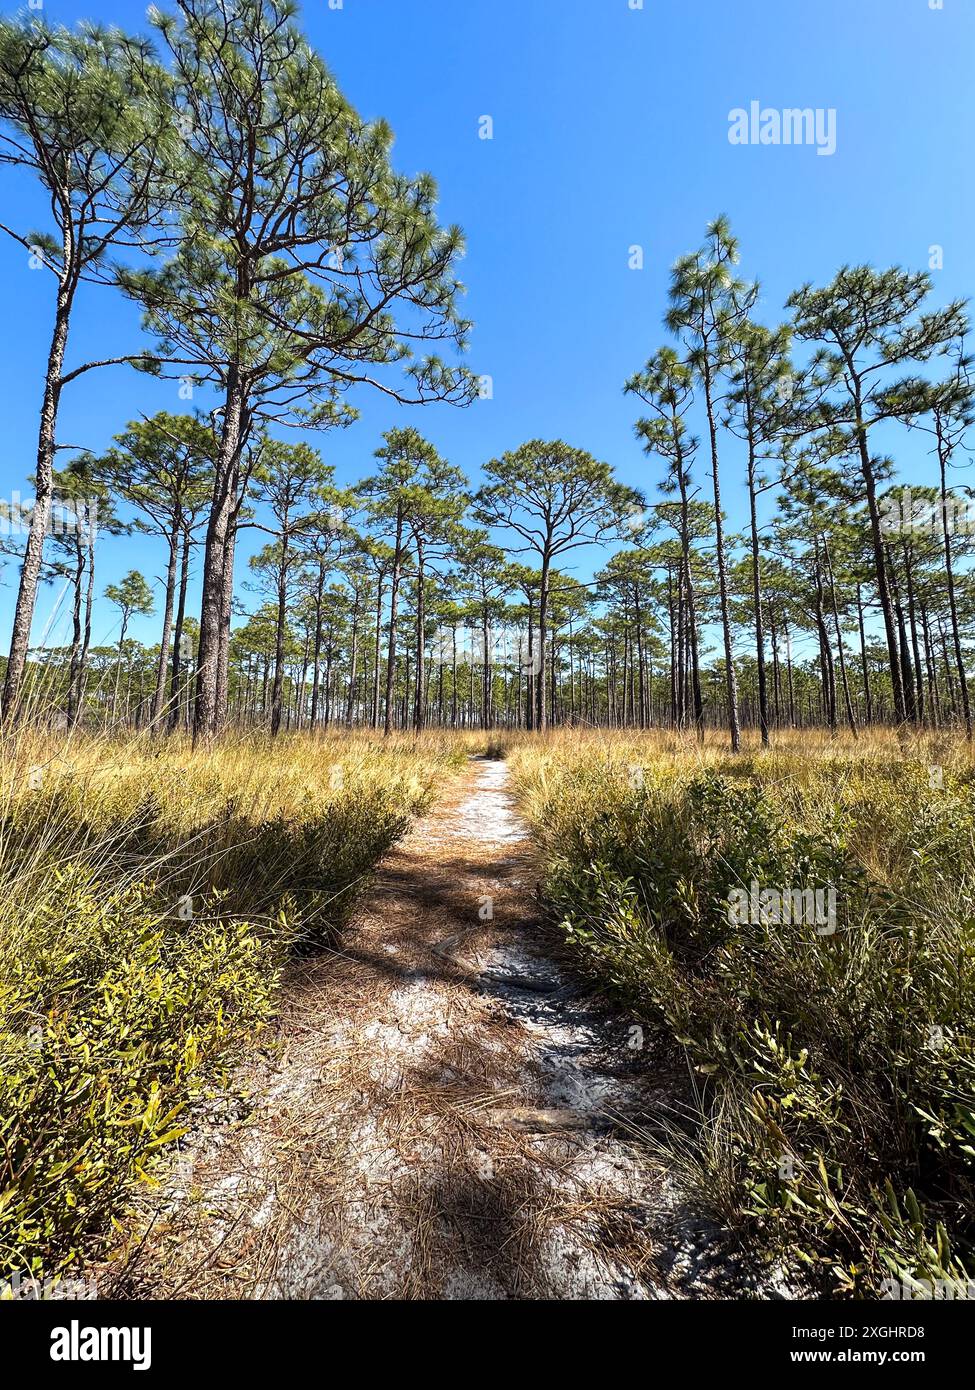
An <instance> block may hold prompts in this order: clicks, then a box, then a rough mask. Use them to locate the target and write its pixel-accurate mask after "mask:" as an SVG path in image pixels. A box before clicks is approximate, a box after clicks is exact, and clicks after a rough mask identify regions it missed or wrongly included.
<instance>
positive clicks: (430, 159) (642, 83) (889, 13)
mask: <svg viewBox="0 0 975 1390" xmlns="http://www.w3.org/2000/svg"><path fill="white" fill-rule="evenodd" d="M334 2H335V0H333V3H334ZM631 3H635V0H490V2H488V0H481V2H480V3H476V2H475V0H343V4H342V7H341V8H340V9H332V8H330V7H329V5H328V3H327V0H310V3H307V4H306V5H305V7H304V10H303V14H302V23H303V25H304V27H305V29H306V31H307V33H308V35H309V37H310V39H311V40H312V42H313V43H314V44H315V45H316V46H317V48H318V49H319V50H320V52H321V53H322V54H323V55H324V57H325V58H326V60H327V61H328V63H329V65H330V66H331V68H332V70H333V72H334V74H335V76H336V78H337V80H338V81H339V84H340V86H341V87H342V89H343V90H344V92H345V93H346V95H347V96H348V97H349V99H350V100H351V101H352V102H353V103H354V104H355V105H356V106H357V107H358V109H359V110H360V112H361V113H362V114H363V115H364V116H367V117H374V116H384V117H385V118H386V119H387V120H388V121H389V122H390V124H391V126H392V128H393V130H394V132H395V134H396V145H395V150H394V158H395V162H396V164H397V166H398V167H399V168H401V169H402V170H403V171H405V172H408V173H413V172H416V171H418V170H421V169H428V170H430V171H431V172H432V173H433V175H434V176H435V178H436V179H437V181H438V183H439V186H440V194H441V215H442V219H443V220H444V221H447V222H454V221H456V222H459V223H460V224H461V225H462V226H463V228H464V230H465V233H466V236H467V243H468V254H467V257H466V259H465V261H464V262H463V266H462V274H463V278H464V280H465V282H466V283H467V285H468V289H469V293H468V297H467V302H466V311H467V312H468V313H469V315H470V317H471V318H472V319H473V320H474V322H475V329H474V333H473V335H472V344H471V352H470V354H469V362H470V365H471V367H472V368H473V369H474V370H475V371H477V372H478V373H487V374H490V375H491V377H492V378H493V382H494V399H493V400H491V401H482V402H479V403H478V404H476V405H475V406H474V407H472V408H471V409H469V410H463V411H461V410H455V409H452V408H450V407H444V406H431V407H426V408H423V409H414V410H409V411H406V410H404V409H402V408H399V407H396V406H395V405H394V404H392V403H389V402H386V401H384V400H382V399H379V398H376V399H373V398H372V397H371V396H370V395H369V394H368V392H367V391H365V390H363V391H360V393H359V395H358V396H357V397H355V398H354V403H355V404H356V405H357V406H358V407H359V409H360V411H361V416H360V419H359V421H358V422H357V423H356V424H355V425H353V426H352V427H351V428H349V429H348V430H345V431H341V432H333V433H331V434H327V435H322V436H319V437H318V438H317V440H316V441H315V442H316V443H317V444H318V445H319V447H320V448H321V449H322V452H323V455H324V457H325V458H326V460H327V461H328V462H330V463H333V464H334V465H335V466H336V469H337V473H338V478H339V480H340V481H342V482H351V481H353V480H354V479H356V478H358V477H362V476H364V475H365V474H367V473H368V472H369V471H370V469H371V466H372V453H373V450H374V449H375V448H376V447H377V446H378V444H379V443H380V435H381V433H382V431H383V430H384V429H387V428H389V426H390V425H392V424H396V423H412V424H415V425H416V426H417V427H418V428H419V429H420V430H421V431H422V432H423V433H425V434H426V435H427V436H428V437H429V438H430V439H431V440H433V442H434V443H435V444H436V445H437V447H438V448H439V449H440V451H441V452H442V453H443V454H444V455H446V456H447V457H448V458H450V459H451V461H452V462H454V463H456V464H458V465H459V466H461V467H462V468H463V469H464V470H465V471H466V472H467V473H468V474H469V475H470V476H471V477H472V478H475V479H476V477H477V475H478V470H479V468H480V466H481V464H482V463H483V462H484V461H485V460H486V459H489V458H491V457H492V456H494V455H496V454H498V453H500V452H502V451H504V450H505V449H511V448H515V447H517V445H518V444H519V443H521V442H522V441H524V440H525V439H528V438H533V437H561V438H564V439H566V440H567V441H569V442H570V443H571V444H573V445H576V446H579V447H582V448H585V449H588V450H590V451H591V452H592V453H594V454H596V455H597V456H599V457H601V458H604V459H606V460H607V461H609V462H610V463H611V464H612V465H613V466H614V467H615V468H616V470H617V472H618V474H619V476H620V478H621V479H622V480H623V481H625V482H627V483H631V484H633V485H635V486H639V487H642V488H644V489H645V490H646V491H647V492H648V493H649V494H650V495H651V496H652V495H653V492H654V487H655V483H656V479H657V475H658V469H657V466H656V465H655V464H654V463H653V462H652V461H650V460H647V459H646V458H645V457H644V456H643V455H642V453H641V450H640V447H639V445H638V444H637V442H636V440H635V439H634V436H633V429H632V426H633V419H634V416H635V414H636V413H637V411H636V408H635V404H636V403H635V402H634V401H632V400H629V399H625V398H624V397H623V395H622V391H621V388H622V384H623V382H624V380H625V378H626V377H627V376H628V375H629V374H630V373H632V372H633V371H634V370H635V369H636V368H638V367H639V366H640V365H641V364H642V362H643V361H644V360H645V359H646V357H647V356H648V355H649V354H650V353H651V352H652V351H653V350H655V349H656V348H657V347H658V346H660V345H661V344H662V343H664V342H665V341H667V336H666V333H665V330H664V329H663V327H662V322H661V320H662V315H663V312H664V309H665V302H666V287H667V279H668V270H669V267H670V265H671V264H672V262H673V261H674V259H675V258H676V257H677V256H678V255H679V254H681V253H682V252H684V251H687V250H691V249H693V248H694V247H695V246H696V245H697V244H698V242H699V241H700V239H701V236H702V234H703V231H704V227H705V225H706V223H707V222H708V220H709V219H710V218H711V217H713V216H714V215H715V214H716V213H718V212H725V213H726V214H727V215H728V216H729V217H730V219H731V221H732V225H733V228H734V230H735V232H736V234H737V235H738V237H739V238H740V241H741V245H742V270H743V273H745V274H747V275H749V276H757V277H758V278H759V279H761V281H762V284H763V303H762V306H761V309H762V313H763V315H764V317H765V318H766V319H767V320H768V321H769V322H774V321H777V320H778V318H779V317H781V312H782V305H783V303H784V300H785V299H786V297H787V296H788V294H789V293H790V291H791V290H792V289H793V288H795V287H796V286H797V285H798V284H800V283H802V282H803V281H806V280H812V281H814V282H821V281H824V280H827V279H829V278H830V277H831V276H832V274H833V273H834V272H835V270H836V269H837V267H838V266H839V265H841V264H842V263H844V262H860V261H869V262H872V263H874V264H877V265H887V264H893V263H900V264H903V265H907V266H910V267H913V268H925V267H926V266H927V264H928V255H929V247H931V246H932V245H935V244H937V245H940V246H942V247H943V248H944V269H943V270H940V271H937V272H935V273H934V281H935V289H934V300H935V301H936V302H939V303H940V302H944V301H946V300H948V299H950V298H952V297H955V296H967V295H968V294H970V293H971V291H972V290H973V288H975V274H973V259H975V252H973V249H972V243H973V238H972V227H973V225H975V198H973V192H972V177H971V160H972V152H973V149H975V141H973V138H972V137H973V134H975V131H973V125H975V113H973V107H972V103H971V76H972V69H973V61H975V4H972V3H971V0H944V3H943V8H941V9H932V8H930V5H929V0H815V3H814V4H805V5H800V4H798V3H787V2H784V0H735V3H734V4H729V3H725V0H644V3H643V7H642V8H636V9H631V8H630V4H631ZM160 7H161V8H165V7H166V6H165V3H164V0H160ZM2 8H3V10H5V11H6V12H12V11H13V10H14V9H15V8H17V7H13V6H9V5H6V6H3V7H2ZM44 13H45V15H46V17H47V18H48V19H49V20H51V21H55V22H63V23H66V24H72V23H74V22H75V21H76V20H78V19H82V18H94V19H97V20H100V21H104V22H114V23H118V24H121V25H123V26H125V27H127V28H129V29H133V30H143V31H144V30H145V29H146V28H147V27H148V26H147V25H146V22H145V17H144V16H145V7H144V6H143V5H141V4H133V3H125V2H124V0H44ZM753 100H757V101H759V102H761V104H762V105H763V106H766V107H779V108H781V107H807V106H808V107H813V108H835V110H836V122H837V126H836V130H837V149H836V152H835V154H833V155H832V156H829V157H822V156H819V155H817V152H816V150H815V148H811V147H803V146H793V147H786V146H780V147H771V146H756V147H740V146H736V145H732V144H730V143H729V140H728V115H729V112H730V111H731V110H732V109H733V108H736V107H746V108H747V107H748V105H749V103H750V102H751V101H753ZM484 115H490V116H491V117H492V119H493V123H494V138H493V139H492V140H482V139H479V138H478V122H479V118H480V117H481V116H484ZM0 221H5V222H13V223H15V224H16V225H18V226H23V227H24V228H25V229H28V228H29V229H31V230H33V229H35V228H37V227H39V226H43V202H42V200H41V199H40V198H38V197H37V195H36V192H35V190H34V189H33V188H31V186H30V185H29V184H27V183H25V182H24V181H23V180H21V179H20V178H18V177H15V176H12V175H11V174H10V172H9V171H7V170H3V169H0ZM634 245H639V246H641V247H642V249H643V258H644V269H643V270H642V271H636V270H631V269H630V268H629V267H628V255H629V248H630V247H631V246H634ZM0 287H2V305H3V318H2V325H0V383H2V390H3V415H2V418H3V444H2V451H0V469H2V474H0V495H3V496H6V497H9V496H10V493H11V491H13V490H15V489H20V491H21V492H22V494H23V495H24V496H29V495H30V491H31V490H30V487H29V486H28V485H27V484H26V483H25V482H24V479H25V477H26V475H28V474H29V473H30V471H31V468H32V458H33V453H34V444H35V437H36V428H37V412H38V408H39V402H40V391H41V381H42V373H43V364H44V361H45V358H46V354H47V348H48V338H49V332H50V320H51V281H50V279H49V277H48V276H47V275H46V274H45V273H44V272H43V271H30V270H29V269H28V267H27V257H26V253H25V252H24V250H23V249H22V248H21V247H20V246H18V245H16V244H15V243H13V242H11V241H10V240H9V239H8V238H2V240H0ZM143 341H144V340H143V339H142V337H141V334H140V330H139V324H138V314H137V311H136V310H135V309H134V308H133V307H132V306H131V305H127V304H125V303H124V302H123V301H121V300H120V299H119V298H118V297H117V296H115V295H113V293H112V292H111V291H109V290H105V289H102V288H98V287H92V288H87V289H85V290H83V292H82V294H81V297H80V300H79V303H78V307H77V310H76V315H75V320H74V328H73V336H72V339H71V343H70V346H69V354H68V357H69V361H68V365H69V366H71V365H73V364H76V363H78V362H81V361H83V360H88V358H89V357H91V356H92V355H95V356H105V355H109V351H115V350H118V351H123V352H124V351H133V350H135V349H137V348H138V347H140V346H141V345H142V343H143ZM196 403H199V404H201V405H207V404H209V399H208V398H207V397H206V396H205V393H198V396H197V402H196ZM162 408H165V409H169V410H178V409H180V408H181V406H180V403H179V401H178V400H177V398H176V385H175V383H172V382H165V383H163V382H150V381H147V380H146V379H145V378H143V377H140V376H138V375H136V374H135V373H134V372H131V371H129V370H128V369H127V368H109V369H106V370H104V371H101V372H96V373H91V374H89V375H88V376H87V377H85V378H82V379H81V380H80V381H79V382H78V383H76V384H73V385H71V386H69V387H68V388H67V389H66V391H65V395H64V398H63V404H62V410H61V422H60V428H59V439H60V440H61V441H62V442H65V443H70V444H79V445H84V446H87V447H90V448H93V449H95V450H98V449H101V448H103V447H104V446H105V445H107V444H108V443H109V441H110V439H111V436H112V435H113V434H114V433H116V432H117V431H118V430H120V429H122V428H123V427H124V425H125V423H126V421H128V420H129V419H131V418H133V417H136V416H137V415H138V414H139V413H140V412H146V413H149V412H151V411H153V410H157V409H162ZM889 447H890V448H891V449H892V451H894V452H895V455H896V457H897V460H898V464H899V468H900V474H901V476H902V477H903V478H904V479H905V480H907V481H923V480H925V479H926V478H928V477H929V476H930V475H929V472H928V468H929V465H928V463H927V461H926V459H925V456H924V449H925V447H926V446H925V445H924V443H923V442H922V441H921V440H920V439H918V438H916V437H913V436H908V435H905V434H901V433H898V435H897V436H896V438H894V439H892V440H890V441H889ZM724 448H725V452H724V456H723V469H724V479H723V481H724V497H725V503H726V506H727V508H728V511H729V513H730V518H731V521H732V524H741V522H742V521H743V518H744V512H743V496H742V488H741V484H740V481H739V480H740V476H741V471H740V468H739V467H738V459H739V457H740V454H739V448H738V446H737V445H736V444H735V442H734V441H732V440H730V439H729V440H727V441H726V443H725V446H724ZM699 474H700V476H699V482H700V484H701V486H702V488H707V487H708V486H709V480H708V479H707V478H706V477H705V476H704V465H703V460H702V462H701V464H700V466H699ZM257 544H258V542H257V541H256V540H255V539H254V538H253V533H245V534H244V536H243V538H242V544H241V547H240V553H239V561H238V588H240V587H241V581H243V580H244V579H246V578H247V573H246V556H247V554H248V553H249V552H250V551H251V550H252V549H255V548H256V547H257ZM598 559H599V557H598V555H592V554H588V555H587V554H586V553H581V554H580V557H579V561H578V564H579V568H580V573H584V572H585V571H587V570H590V569H591V568H592V566H593V564H594V563H598ZM98 564H99V566H100V581H99V588H100V589H101V588H104V585H105V584H106V583H108V582H111V581H112V580H115V579H117V578H118V576H119V575H120V574H122V573H124V572H125V571H126V570H128V569H130V568H132V567H137V568H140V569H142V570H143V572H144V573H146V575H147V577H150V578H155V577H156V576H157V575H158V574H159V573H160V571H161V564H162V556H161V553H159V552H157V551H156V550H154V549H153V548H152V546H151V545H150V544H149V543H147V541H146V540H145V538H142V537H139V538H134V539H131V540H127V541H126V540H111V539H106V540H105V541H103V543H102V545H101V550H100V555H99V560H98ZM2 580H3V587H0V644H2V645H4V646H5V645H6V641H7V636H8V633H9V623H10V617H11V613H12V605H13V598H14V592H15V585H16V566H15V564H14V563H10V564H8V565H7V567H6V569H5V570H4V572H3V575H2ZM56 592H57V591H56V590H54V589H46V590H45V591H44V594H43V595H42V600H41V603H40V605H39V611H38V616H37V619H36V623H35V629H34V631H35V639H36V637H37V636H38V634H39V633H40V632H41V631H42V630H43V627H44V625H45V623H46V621H47V617H48V615H49V613H50V609H51V605H52V603H53V601H54V597H55V594H56ZM243 596H244V598H245V600H246V601H247V602H248V603H251V604H255V605H256V603H257V602H258V600H257V598H256V596H253V595H248V594H246V592H244V593H243ZM194 598H195V594H194ZM114 622H115V618H114V615H113V613H112V612H111V610H109V608H108V607H107V606H105V605H102V606H100V608H99V610H98V612H97V614H96V624H95V634H94V636H95V640H96V641H104V640H107V639H109V637H110V634H111V632H112V628H113V624H114ZM156 626H157V624H156V621H155V619H150V620H148V621H144V622H141V623H139V624H138V625H136V624H133V629H132V635H133V636H139V637H141V638H143V640H147V641H152V640H156V638H157V634H156ZM59 631H60V629H59V627H58V626H55V628H54V629H53V630H52V633H53V640H57V638H58V636H59Z"/></svg>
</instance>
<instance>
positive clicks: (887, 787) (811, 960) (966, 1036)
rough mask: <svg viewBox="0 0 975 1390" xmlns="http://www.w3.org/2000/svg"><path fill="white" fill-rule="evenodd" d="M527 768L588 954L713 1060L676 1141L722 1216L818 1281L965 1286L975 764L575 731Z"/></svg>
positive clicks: (686, 1171)
mask: <svg viewBox="0 0 975 1390" xmlns="http://www.w3.org/2000/svg"><path fill="white" fill-rule="evenodd" d="M509 756H510V759H511V762H512V765H513V768H514V772H515V781H516V788H517V791H518V794H519V796H520V799H521V802H522V806H523V808H524V811H525V813H526V815H527V816H528V818H529V820H530V822H531V824H532V826H533V828H534V831H535V834H536V836H537V839H538V842H539V845H540V853H541V858H542V864H543V891H544V895H545V898H546V900H547V903H548V906H549V908H550V909H551V911H552V913H553V914H554V916H555V919H556V920H557V921H560V922H561V923H562V925H563V927H564V930H565V933H566V936H567V939H568V941H569V942H570V943H571V945H572V947H573V948H574V950H575V953H576V956H577V959H578V961H579V963H580V965H581V966H582V968H584V969H585V970H587V971H588V972H589V973H590V974H591V976H592V977H593V978H594V979H595V980H596V981H598V982H599V983H600V984H601V985H602V986H604V987H605V988H607V989H608V990H609V991H611V992H613V993H614V994H615V995H616V996H618V997H621V998H623V999H624V1000H625V1001H627V1003H628V1004H629V1005H630V1006H631V1007H632V1009H633V1010H634V1011H635V1013H636V1014H637V1015H638V1016H639V1017H641V1018H643V1019H645V1020H646V1021H647V1022H648V1023H650V1024H652V1025H656V1026H657V1028H658V1029H659V1034H660V1036H661V1038H662V1039H663V1040H664V1043H665V1045H666V1042H667V1041H668V1040H669V1042H670V1044H671V1045H672V1046H673V1047H674V1048H675V1049H683V1050H684V1051H685V1052H686V1056H687V1058H688V1059H689V1061H690V1063H691V1065H692V1067H693V1070H694V1073H695V1076H696V1078H697V1085H698V1094H699V1097H700V1104H699V1106H698V1108H697V1112H696V1113H695V1114H693V1115H692V1116H681V1117H675V1118H674V1120H673V1122H672V1123H670V1124H668V1125H666V1126H665V1127H664V1132H663V1133H661V1134H658V1135H657V1136H656V1141H657V1142H658V1143H659V1144H661V1145H662V1146H663V1148H664V1150H665V1151H666V1154H667V1158H668V1161H669V1162H670V1163H671V1164H673V1165H675V1166H677V1167H679V1169H680V1170H681V1176H682V1178H683V1180H684V1181H685V1182H686V1183H689V1184H692V1185H693V1187H694V1188H695V1189H696V1191H697V1193H698V1194H699V1197H700V1200H701V1202H702V1204H704V1205H707V1206H709V1207H710V1208H711V1209H712V1210H714V1211H716V1213H717V1214H718V1215H719V1216H720V1217H721V1218H722V1219H723V1220H724V1221H726V1222H731V1223H735V1224H737V1225H738V1226H739V1228H740V1229H741V1230H742V1232H743V1233H744V1234H745V1235H746V1236H749V1237H751V1238H753V1239H754V1241H755V1243H756V1244H757V1245H758V1246H759V1248H762V1249H764V1250H766V1251H767V1252H769V1253H770V1254H779V1255H785V1256H786V1257H791V1258H794V1259H798V1260H799V1261H801V1262H802V1263H803V1265H804V1266H805V1268H806V1269H807V1270H808V1272H809V1275H810V1277H811V1281H812V1284H813V1287H815V1288H818V1289H819V1290H820V1291H822V1292H833V1293H835V1292H846V1293H853V1294H861V1295H865V1296H867V1297H876V1296H878V1294H881V1293H888V1294H890V1293H894V1294H896V1295H897V1296H905V1295H904V1292H903V1290H904V1288H906V1289H907V1290H910V1289H912V1288H913V1289H914V1290H915V1291H916V1293H917V1294H918V1295H919V1296H924V1295H925V1294H926V1293H930V1292H931V1291H932V1290H935V1291H940V1292H941V1293H943V1294H945V1293H946V1294H947V1295H948V1296H953V1295H954V1296H958V1295H960V1294H964V1293H965V1292H966V1291H967V1290H968V1287H969V1281H970V1280H975V1258H973V1241H975V1181H973V1178H975V772H973V763H972V757H971V752H970V750H969V749H967V748H966V747H965V745H964V744H963V743H957V742H954V741H949V740H937V739H923V740H911V741H908V742H901V743H898V741H897V740H896V739H894V738H893V736H890V737H886V736H878V737H876V738H873V739H868V738H861V740H860V741H859V742H858V743H856V744H854V743H850V742H848V743H844V742H833V743H831V742H830V741H828V740H826V739H820V738H817V737H816V736H815V735H813V736H812V737H811V738H805V739H804V738H801V737H800V736H794V737H790V738H786V737H783V739H782V741H781V744H780V746H779V748H778V750H777V751H773V752H772V753H771V754H762V753H761V752H760V751H758V750H755V751H753V752H751V753H747V754H745V755H744V756H742V757H739V758H737V759H732V758H731V757H729V756H728V755H726V754H725V753H724V752H723V751H722V750H721V749H720V748H719V746H718V745H717V744H714V745H710V744H709V746H708V747H707V748H704V749H699V748H698V747H697V745H696V744H695V743H694V741H693V740H689V741H688V742H686V743H683V742H678V741H677V740H676V739H673V738H667V737H666V736H653V735H647V736H643V737H632V736H630V737H620V738H618V739H614V738H611V739H609V740H606V739H605V738H596V737H593V738H591V739H587V738H586V737H585V736H584V735H580V734H579V733H578V732H577V731H574V732H573V733H572V735H571V736H561V737H560V736H558V735H554V736H551V737H550V738H548V739H531V738H523V739H520V740H519V739H515V740H512V741H510V746H509ZM797 893H798V894H800V895H801V896H798V897H797V896H796V894H797ZM817 894H818V896H817ZM885 1281H893V1284H891V1283H889V1282H888V1283H885ZM908 1296H909V1294H908Z"/></svg>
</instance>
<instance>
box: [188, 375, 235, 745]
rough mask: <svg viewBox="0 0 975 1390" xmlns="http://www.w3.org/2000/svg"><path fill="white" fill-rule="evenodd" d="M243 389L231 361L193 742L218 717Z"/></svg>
mask: <svg viewBox="0 0 975 1390" xmlns="http://www.w3.org/2000/svg"><path fill="white" fill-rule="evenodd" d="M243 416H244V389H243V384H242V382H241V379H240V373H239V370H238V368H237V366H236V364H234V363H231V365H230V368H229V371H228V375H227V390H226V397H225V402H224V414H223V432H222V434H221V437H220V449H219V452H218V455H217V462H216V468H215V476H214V482H213V501H212V505H211V508H210V519H209V522H208V524H207V534H206V545H205V548H204V554H203V597H202V600H201V605H200V643H199V650H198V653H197V668H196V701H195V708H194V713H193V742H194V743H197V742H199V741H200V740H201V739H211V738H213V737H214V736H215V734H216V732H217V725H218V719H219V681H220V674H219V668H220V664H221V646H222V642H223V632H224V610H225V589H226V586H225V582H224V581H225V574H226V560H227V546H228V542H229V539H230V535H229V532H230V526H231V519H232V513H233V508H234V495H233V489H234V480H235V478H236V475H237V467H236V465H237V458H238V454H239V452H240V447H241V442H242V437H241V426H242V423H243Z"/></svg>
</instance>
